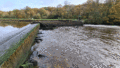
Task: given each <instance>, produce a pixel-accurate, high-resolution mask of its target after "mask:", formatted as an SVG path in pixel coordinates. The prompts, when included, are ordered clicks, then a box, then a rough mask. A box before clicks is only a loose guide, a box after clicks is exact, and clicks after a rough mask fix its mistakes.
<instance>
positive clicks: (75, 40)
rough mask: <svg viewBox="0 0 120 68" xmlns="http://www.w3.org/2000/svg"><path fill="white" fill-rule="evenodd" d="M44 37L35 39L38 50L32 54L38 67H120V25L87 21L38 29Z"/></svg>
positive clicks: (35, 46)
mask: <svg viewBox="0 0 120 68" xmlns="http://www.w3.org/2000/svg"><path fill="white" fill-rule="evenodd" d="M39 32H42V33H43V34H38V36H40V37H41V38H42V39H43V41H41V42H40V43H36V44H35V45H34V46H33V47H32V48H36V49H35V51H38V53H39V54H43V55H45V56H46V57H43V58H38V57H37V56H33V55H32V58H33V59H34V60H36V61H37V62H38V68H120V27H119V26H107V25H86V24H85V25H84V26H79V27H72V26H69V27H66V26H64V27H57V28H55V29H54V30H39Z"/></svg>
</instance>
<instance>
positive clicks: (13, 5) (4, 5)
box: [0, 0, 87, 11]
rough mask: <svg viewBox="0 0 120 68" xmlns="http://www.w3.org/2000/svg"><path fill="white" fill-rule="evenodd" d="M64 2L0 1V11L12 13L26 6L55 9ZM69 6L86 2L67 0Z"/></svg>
mask: <svg viewBox="0 0 120 68" xmlns="http://www.w3.org/2000/svg"><path fill="white" fill-rule="evenodd" d="M64 1H66V0H0V11H12V10H14V9H23V8H25V7H26V6H29V7H31V8H41V7H48V6H51V7H56V6H57V5H58V4H61V5H62V6H63V5H64ZM67 1H68V2H69V3H70V4H74V5H78V4H82V3H84V2H86V1H87V0H67Z"/></svg>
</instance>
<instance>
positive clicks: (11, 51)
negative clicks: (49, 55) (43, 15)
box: [0, 24, 40, 68]
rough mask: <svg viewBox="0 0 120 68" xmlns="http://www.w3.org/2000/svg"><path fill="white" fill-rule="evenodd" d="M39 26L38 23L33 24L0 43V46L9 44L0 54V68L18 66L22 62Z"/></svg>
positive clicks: (14, 67)
mask: <svg viewBox="0 0 120 68" xmlns="http://www.w3.org/2000/svg"><path fill="white" fill-rule="evenodd" d="M39 26H40V25H39V24H34V25H33V26H31V27H29V28H26V29H25V30H24V31H22V32H21V33H19V34H17V35H15V36H14V37H12V38H11V39H10V40H9V41H6V42H5V43H2V45H0V47H2V46H3V47H4V46H6V45H11V46H10V47H9V48H8V49H6V50H5V53H3V54H2V55H1V56H0V68H7V67H8V68H19V66H20V65H22V64H23V63H24V61H25V60H26V58H27V56H28V54H29V51H30V48H31V46H32V44H33V42H34V39H35V36H36V34H37V32H38V30H39ZM1 50H2V48H1ZM3 51H4V50H3Z"/></svg>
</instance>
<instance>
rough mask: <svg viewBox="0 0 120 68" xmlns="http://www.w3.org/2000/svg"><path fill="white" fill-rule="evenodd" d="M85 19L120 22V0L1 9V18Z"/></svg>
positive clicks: (108, 22) (92, 21)
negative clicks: (5, 10) (79, 17)
mask: <svg viewBox="0 0 120 68" xmlns="http://www.w3.org/2000/svg"><path fill="white" fill-rule="evenodd" d="M79 15H81V18H82V19H83V20H85V23H90V24H91V23H92V24H115V25H119V24H120V1H119V0H105V2H104V3H100V1H99V0H88V1H87V2H86V3H83V4H79V5H73V4H68V3H67V2H65V5H64V6H62V5H61V4H59V5H57V7H43V8H30V7H28V6H26V7H25V8H24V9H20V10H18V9H14V10H13V11H9V12H3V11H0V18H19V19H21V18H23V19H58V18H61V19H78V16H79Z"/></svg>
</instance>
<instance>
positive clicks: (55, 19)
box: [0, 18, 77, 20]
mask: <svg viewBox="0 0 120 68" xmlns="http://www.w3.org/2000/svg"><path fill="white" fill-rule="evenodd" d="M0 20H77V19H25V18H21V19H18V18H0Z"/></svg>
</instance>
